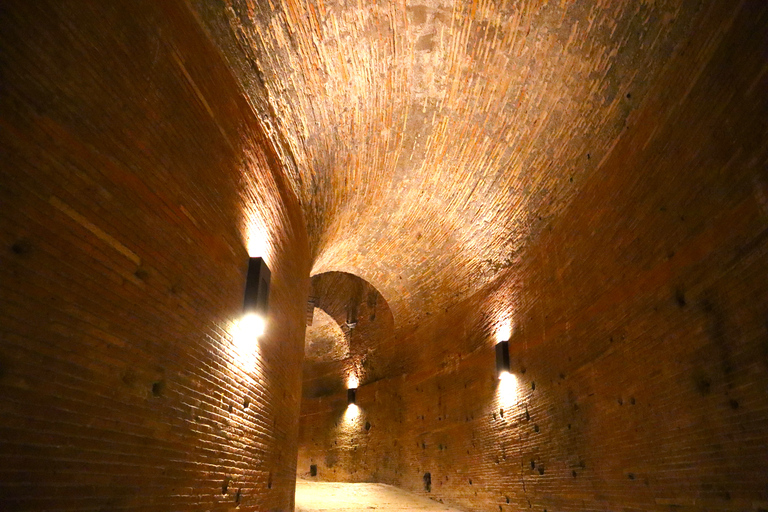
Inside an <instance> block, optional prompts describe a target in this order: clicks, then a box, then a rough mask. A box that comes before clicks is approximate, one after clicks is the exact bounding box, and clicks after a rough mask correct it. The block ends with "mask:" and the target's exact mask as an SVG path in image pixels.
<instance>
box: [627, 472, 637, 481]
mask: <svg viewBox="0 0 768 512" xmlns="http://www.w3.org/2000/svg"><path fill="white" fill-rule="evenodd" d="M627 478H629V479H630V480H634V479H635V474H634V473H629V474H627Z"/></svg>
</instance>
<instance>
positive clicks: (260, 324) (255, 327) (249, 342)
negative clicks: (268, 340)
mask: <svg viewBox="0 0 768 512" xmlns="http://www.w3.org/2000/svg"><path fill="white" fill-rule="evenodd" d="M262 334H264V319H263V318H261V317H260V316H259V315H255V314H250V315H245V316H244V317H243V318H241V319H240V323H239V324H238V326H237V332H236V333H235V345H236V346H237V349H238V351H239V352H240V353H241V354H251V353H253V352H254V351H255V350H256V346H257V343H258V340H259V336H261V335H262Z"/></svg>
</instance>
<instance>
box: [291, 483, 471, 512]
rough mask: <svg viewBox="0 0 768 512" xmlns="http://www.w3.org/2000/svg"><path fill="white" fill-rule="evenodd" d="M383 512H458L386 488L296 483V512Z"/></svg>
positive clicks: (373, 485) (401, 491) (366, 485)
mask: <svg viewBox="0 0 768 512" xmlns="http://www.w3.org/2000/svg"><path fill="white" fill-rule="evenodd" d="M337 510H339V511H344V510H349V511H352V510H383V511H395V512H406V511H410V510H425V511H430V512H435V511H443V512H458V511H457V510H455V509H452V508H448V507H446V506H445V505H443V504H441V503H438V502H436V501H432V500H430V499H429V498H423V497H421V496H417V495H415V494H411V493H409V492H406V491H403V490H401V489H398V488H397V487H392V486H391V485H384V484H346V483H338V482H307V481H304V480H298V481H297V482H296V512H321V511H322V512H335V511H337Z"/></svg>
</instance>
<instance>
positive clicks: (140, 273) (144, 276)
mask: <svg viewBox="0 0 768 512" xmlns="http://www.w3.org/2000/svg"><path fill="white" fill-rule="evenodd" d="M133 275H135V276H136V277H138V278H139V279H141V280H142V281H145V280H146V279H147V278H148V277H149V272H147V271H146V270H145V269H143V268H138V269H136V272H134V273H133Z"/></svg>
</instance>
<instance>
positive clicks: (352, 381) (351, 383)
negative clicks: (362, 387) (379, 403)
mask: <svg viewBox="0 0 768 512" xmlns="http://www.w3.org/2000/svg"><path fill="white" fill-rule="evenodd" d="M359 384H360V382H359V379H358V378H357V375H356V374H355V373H350V374H349V377H347V389H357V388H358V386H359Z"/></svg>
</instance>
